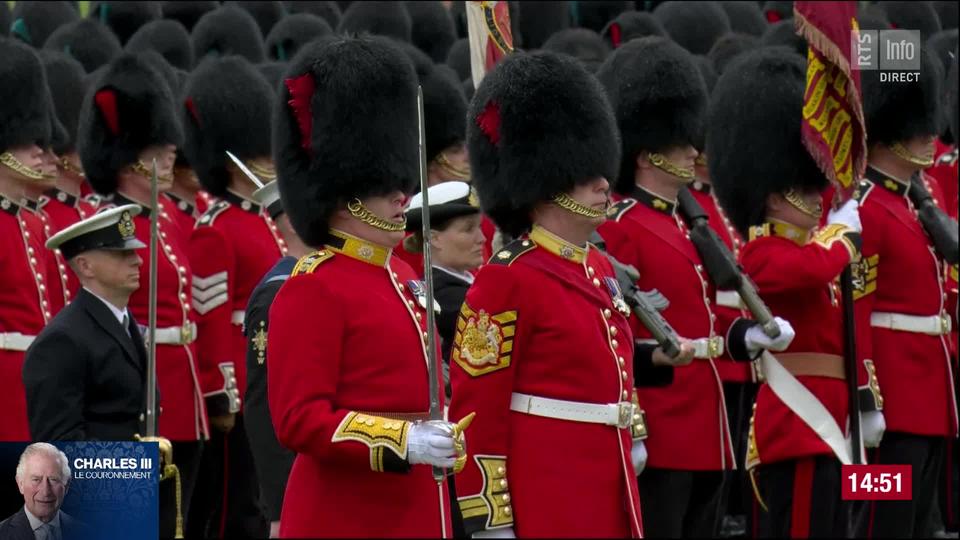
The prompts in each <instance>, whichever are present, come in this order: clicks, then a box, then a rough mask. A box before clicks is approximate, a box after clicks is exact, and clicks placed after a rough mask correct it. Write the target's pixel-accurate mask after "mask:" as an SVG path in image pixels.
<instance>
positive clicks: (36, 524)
mask: <svg viewBox="0 0 960 540" xmlns="http://www.w3.org/2000/svg"><path fill="white" fill-rule="evenodd" d="M23 513H24V514H26V515H27V521H29V522H30V530H32V531H36V530H37V529H39V528H40V527H42V526H43V521H41V520H40V518H38V517H37V516H35V515H33V514H31V513H30V510H28V509H27V507H26V506H24V507H23ZM49 525H51V526H53V527H56V528H57V529H59V528H60V510H57V513H56V514H55V515H54V516H53V519H51V520H50V523H49ZM61 532H63V531H61Z"/></svg>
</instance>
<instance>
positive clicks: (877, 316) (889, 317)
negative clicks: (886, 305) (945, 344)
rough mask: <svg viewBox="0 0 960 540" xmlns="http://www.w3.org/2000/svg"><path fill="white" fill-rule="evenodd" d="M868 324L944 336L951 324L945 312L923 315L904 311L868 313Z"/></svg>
mask: <svg viewBox="0 0 960 540" xmlns="http://www.w3.org/2000/svg"><path fill="white" fill-rule="evenodd" d="M870 326H873V327H876V328H889V329H890V330H900V331H901V332H914V333H917V334H927V335H928V336H945V335H947V334H949V333H950V330H951V329H952V326H953V324H952V322H951V321H950V316H948V315H947V314H946V313H941V314H940V315H929V316H926V317H923V316H919V315H907V314H904V313H882V312H877V313H872V314H871V315H870Z"/></svg>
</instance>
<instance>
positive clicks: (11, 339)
mask: <svg viewBox="0 0 960 540" xmlns="http://www.w3.org/2000/svg"><path fill="white" fill-rule="evenodd" d="M34 339H36V336H27V335H24V334H21V333H20V332H0V350H6V351H25V350H27V349H28V348H29V347H30V344H31V343H33V340H34Z"/></svg>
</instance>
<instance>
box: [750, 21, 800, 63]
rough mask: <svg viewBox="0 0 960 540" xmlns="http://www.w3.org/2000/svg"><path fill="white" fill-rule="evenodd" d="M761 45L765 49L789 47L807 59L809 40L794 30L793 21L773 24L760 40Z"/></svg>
mask: <svg viewBox="0 0 960 540" xmlns="http://www.w3.org/2000/svg"><path fill="white" fill-rule="evenodd" d="M760 44H761V45H763V46H764V47H788V48H790V50H792V51H794V52H796V53H797V54H799V55H800V56H802V57H804V58H806V57H807V40H806V39H804V38H803V36H801V35H799V34H797V32H796V30H794V27H793V19H786V20H783V21H780V22H776V23H773V24H771V25H770V27H769V28H767V31H766V32H764V34H763V37H761V38H760Z"/></svg>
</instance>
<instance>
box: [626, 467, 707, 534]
mask: <svg viewBox="0 0 960 540" xmlns="http://www.w3.org/2000/svg"><path fill="white" fill-rule="evenodd" d="M723 477H724V473H723V471H678V470H673V469H654V468H649V467H648V468H647V469H645V470H644V471H643V473H641V474H640V476H639V477H637V487H638V488H639V492H640V508H641V509H642V511H643V535H644V536H645V537H648V538H664V537H669V538H680V537H694V538H706V537H714V536H717V534H718V532H719V528H720V517H721V515H720V498H721V495H722V493H723Z"/></svg>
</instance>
